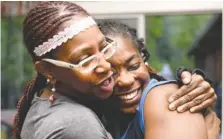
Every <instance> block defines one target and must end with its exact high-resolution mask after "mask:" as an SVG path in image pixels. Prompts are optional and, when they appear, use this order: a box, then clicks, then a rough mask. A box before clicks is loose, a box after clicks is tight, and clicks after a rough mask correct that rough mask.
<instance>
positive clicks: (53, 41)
mask: <svg viewBox="0 0 223 139" xmlns="http://www.w3.org/2000/svg"><path fill="white" fill-rule="evenodd" d="M93 25H96V22H95V21H94V19H92V17H90V16H88V17H86V18H84V19H82V20H80V21H79V22H77V23H75V24H73V25H71V26H70V27H67V28H65V29H64V31H61V32H59V33H58V34H57V35H54V36H53V37H52V38H50V39H48V41H47V42H44V43H43V44H41V45H39V46H38V47H35V49H34V53H35V54H36V56H41V55H44V54H45V53H47V52H49V51H51V50H52V49H55V48H57V47H58V46H61V44H62V43H65V42H67V40H68V39H71V38H73V37H74V36H75V35H77V34H79V33H80V32H82V31H84V30H85V29H87V28H90V27H91V26H93Z"/></svg>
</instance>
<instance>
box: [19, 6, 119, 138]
mask: <svg viewBox="0 0 223 139" xmlns="http://www.w3.org/2000/svg"><path fill="white" fill-rule="evenodd" d="M23 36H24V43H25V46H26V48H27V50H28V51H29V53H30V55H31V56H32V59H33V62H34V65H35V68H36V70H37V73H38V74H37V77H36V78H35V79H34V80H33V81H32V82H31V83H30V85H28V87H27V89H26V91H25V95H24V96H23V97H22V98H21V100H20V102H19V104H18V114H17V116H16V118H15V134H16V137H17V138H22V139H55V138H64V139H71V138H72V139H73V138H75V139H79V138H83V139H92V138H95V139H100V138H101V139H107V138H109V134H107V133H106V130H105V129H104V127H103V125H102V124H101V122H100V120H99V119H98V118H97V116H96V115H95V114H94V113H93V112H92V111H91V110H90V109H88V108H87V107H85V106H84V105H88V104H89V103H91V102H92V101H95V100H98V99H106V98H108V97H109V96H111V94H112V92H113V87H114V80H113V78H112V74H113V73H112V71H111V65H110V63H108V62H107V61H106V60H107V59H109V58H110V57H111V56H112V55H113V54H114V52H115V43H114V42H113V41H111V40H110V39H108V38H105V37H104V35H103V34H102V33H101V32H100V30H99V29H98V27H97V25H96V23H95V21H94V20H93V19H92V18H91V17H90V16H89V14H88V13H87V12H86V11H85V10H84V9H83V8H81V7H79V6H78V5H76V4H74V3H70V2H43V3H41V4H40V5H38V6H36V7H35V8H33V9H32V10H30V11H29V13H28V15H27V16H26V18H25V20H24V28H23ZM92 36H93V37H92ZM65 62H66V63H73V64H64V63H65ZM55 63H56V64H55ZM71 98H72V99H71ZM81 104H83V105H81ZM23 122H24V123H23ZM20 131H21V132H20Z"/></svg>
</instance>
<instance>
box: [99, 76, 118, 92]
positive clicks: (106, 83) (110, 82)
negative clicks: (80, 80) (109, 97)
mask: <svg viewBox="0 0 223 139" xmlns="http://www.w3.org/2000/svg"><path fill="white" fill-rule="evenodd" d="M114 84H115V83H114V79H113V77H112V76H109V77H108V78H106V79H104V80H102V81H101V82H100V83H99V84H97V86H99V88H100V90H102V91H103V92H112V91H113V87H114Z"/></svg>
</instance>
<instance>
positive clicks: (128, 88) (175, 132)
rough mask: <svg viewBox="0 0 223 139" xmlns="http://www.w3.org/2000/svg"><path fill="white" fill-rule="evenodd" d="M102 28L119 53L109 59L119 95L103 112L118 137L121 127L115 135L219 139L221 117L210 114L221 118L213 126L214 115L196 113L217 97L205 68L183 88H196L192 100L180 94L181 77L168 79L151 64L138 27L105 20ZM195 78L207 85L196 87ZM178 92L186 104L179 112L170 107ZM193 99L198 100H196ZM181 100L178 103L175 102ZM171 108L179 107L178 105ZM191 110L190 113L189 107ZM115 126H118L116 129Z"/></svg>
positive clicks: (135, 138) (149, 138)
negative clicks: (157, 72) (176, 79)
mask: <svg viewBox="0 0 223 139" xmlns="http://www.w3.org/2000/svg"><path fill="white" fill-rule="evenodd" d="M98 26H99V28H100V30H101V31H102V33H103V34H104V35H105V36H106V37H109V38H112V39H113V40H115V41H116V42H117V48H116V53H115V54H114V56H113V57H112V58H110V59H109V60H108V61H109V62H110V63H111V64H112V67H113V72H114V75H113V77H114V79H115V87H114V93H113V95H112V96H111V97H110V100H109V103H108V105H109V106H110V108H109V110H108V111H106V110H105V112H104V114H105V117H107V121H106V122H107V128H108V129H109V130H108V131H110V133H113V136H115V134H116V133H117V131H118V132H121V133H119V134H118V135H117V134H116V138H117V137H119V138H120V135H122V136H121V138H122V139H143V138H146V139H179V138H181V139H207V138H209V139H217V138H218V137H217V136H216V135H217V134H216V133H217V132H218V131H219V124H220V121H219V119H218V118H217V117H216V114H215V115H214V114H213V112H210V114H209V115H211V117H212V118H211V119H216V120H213V123H211V124H210V122H206V123H207V124H208V125H205V122H204V118H205V120H206V119H207V118H208V119H209V118H210V117H209V116H205V117H204V116H203V115H202V113H195V112H197V111H199V110H200V108H201V107H207V106H210V105H211V104H213V102H214V101H215V100H216V95H215V93H214V90H213V88H211V87H210V85H209V83H208V82H207V81H204V80H203V79H202V78H201V76H200V75H201V73H199V72H201V71H200V70H195V73H194V74H193V75H192V81H191V83H189V84H188V85H183V86H182V87H181V88H180V89H186V88H187V89H194V90H196V91H191V92H190V93H188V94H187V95H190V96H191V100H189V99H188V97H187V95H185V96H184V95H183V94H181V93H180V92H178V91H179V90H180V89H179V90H176V89H177V86H176V81H166V80H165V79H164V78H163V77H161V76H159V75H157V74H156V73H155V71H154V69H152V68H151V67H150V66H149V65H148V64H147V62H146V61H147V60H148V58H149V53H148V51H147V50H146V48H145V45H144V43H143V40H142V39H140V40H138V39H137V36H136V32H135V30H133V29H131V28H129V27H128V26H127V25H125V24H122V23H117V22H114V21H106V20H105V21H102V22H101V23H99V24H98ZM123 52H124V53H123ZM199 74H200V75H199ZM195 78H197V79H199V80H200V81H199V82H200V84H201V85H203V88H200V87H197V88H196V86H193V85H192V84H194V83H193V82H194V79H195ZM173 92H177V93H176V94H178V97H179V96H181V95H183V97H181V98H180V99H179V100H181V101H182V100H183V102H185V103H186V104H184V105H182V106H180V107H178V108H177V111H178V112H179V113H177V112H175V111H173V112H172V111H169V110H168V105H169V103H168V98H169V97H170V96H174V95H176V94H175V93H173ZM197 96H198V97H197ZM173 98H175V99H176V97H173ZM193 98H194V100H196V101H194V100H192V99H193ZM179 100H177V101H176V102H175V103H173V104H174V105H176V104H177V103H179ZM170 101H173V100H170ZM170 106H171V105H170ZM170 109H171V110H175V109H176V106H173V107H170ZM188 109H189V110H190V112H189V111H187V110H188ZM112 110H113V111H112ZM117 110H118V111H117ZM185 111H186V112H185ZM182 112H184V113H182ZM114 113H116V114H114ZM192 113H193V114H192ZM111 114H113V115H111ZM114 115H116V116H117V117H114ZM105 119H106V118H105ZM209 120H210V119H209ZM113 123H115V124H116V125H113ZM118 123H120V124H119V126H117V124H118ZM212 125H217V127H212ZM112 127H114V128H113V131H112ZM117 127H119V128H117ZM210 127H212V128H210ZM206 128H207V129H209V130H207V129H206ZM114 132H115V133H114ZM213 135H215V136H213Z"/></svg>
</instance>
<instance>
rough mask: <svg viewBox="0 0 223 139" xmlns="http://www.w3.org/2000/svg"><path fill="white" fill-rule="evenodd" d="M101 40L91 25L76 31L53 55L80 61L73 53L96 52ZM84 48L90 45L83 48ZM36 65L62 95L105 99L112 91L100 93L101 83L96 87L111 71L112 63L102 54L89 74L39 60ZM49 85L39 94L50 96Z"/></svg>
mask: <svg viewBox="0 0 223 139" xmlns="http://www.w3.org/2000/svg"><path fill="white" fill-rule="evenodd" d="M80 18H81V17H80ZM75 22H76V20H75ZM71 23H73V21H70V22H67V23H65V24H64V26H69V25H70V24H71ZM61 30H63V29H61ZM92 36H94V37H92ZM95 38H97V39H95ZM104 40H105V39H104V36H103V35H102V34H101V32H100V31H99V29H98V28H97V27H96V26H94V27H91V28H89V29H88V30H86V31H84V32H82V33H80V34H78V35H77V36H75V37H74V38H73V39H72V40H69V41H68V42H67V43H65V44H64V45H63V46H61V47H58V49H56V51H55V53H54V55H55V57H56V58H57V59H58V60H61V61H66V62H69V63H76V62H77V61H78V60H79V59H78V58H77V57H76V56H77V55H78V54H80V53H81V56H80V57H81V59H82V58H85V56H88V55H94V54H99V53H100V50H101V49H102V48H103V46H104ZM84 47H89V48H88V49H85V50H84ZM82 56H83V57H82ZM35 66H36V69H37V71H38V72H39V73H41V74H42V75H44V76H45V77H46V78H48V79H50V81H51V84H56V89H57V91H58V92H60V93H64V94H65V95H68V96H74V97H78V96H81V95H84V96H85V98H86V99H87V98H88V97H89V98H90V97H91V98H100V99H105V98H108V97H109V96H110V95H111V94H112V90H111V91H110V92H103V91H102V90H101V89H100V86H95V85H96V84H98V83H100V82H102V81H104V80H106V79H107V78H109V77H111V74H112V71H111V70H110V69H111V65H110V64H109V63H108V62H107V61H106V60H105V59H103V57H101V59H100V61H99V64H98V65H97V67H96V68H95V69H94V70H92V71H90V72H89V73H82V72H81V71H78V70H70V69H64V68H59V67H56V66H54V65H52V64H50V63H47V62H42V61H38V62H36V63H35ZM49 88H51V86H48V87H46V88H44V89H43V93H42V97H49V96H50V94H51V93H49V92H50V90H49ZM70 92H79V95H78V96H76V95H77V93H72V94H71V93H70Z"/></svg>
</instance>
